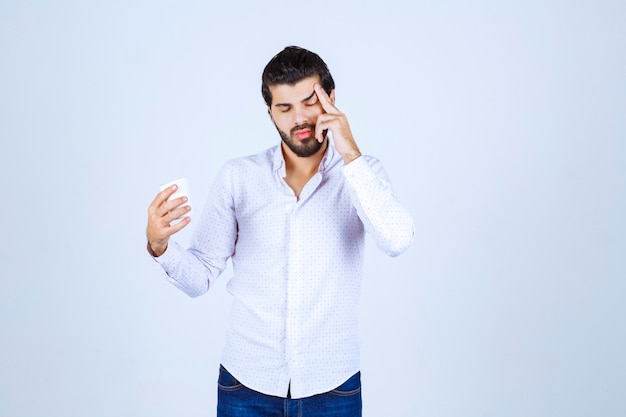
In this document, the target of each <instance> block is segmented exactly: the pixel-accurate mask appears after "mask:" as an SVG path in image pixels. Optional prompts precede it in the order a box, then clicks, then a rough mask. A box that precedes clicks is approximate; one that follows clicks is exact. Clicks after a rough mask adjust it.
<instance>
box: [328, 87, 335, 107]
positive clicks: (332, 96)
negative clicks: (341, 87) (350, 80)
mask: <svg viewBox="0 0 626 417" xmlns="http://www.w3.org/2000/svg"><path fill="white" fill-rule="evenodd" d="M328 97H329V98H330V103H331V104H333V105H334V104H335V89H334V88H333V89H332V90H330V95H329V96H328Z"/></svg>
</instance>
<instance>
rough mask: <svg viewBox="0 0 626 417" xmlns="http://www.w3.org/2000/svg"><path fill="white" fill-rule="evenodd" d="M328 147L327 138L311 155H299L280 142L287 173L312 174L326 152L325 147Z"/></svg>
mask: <svg viewBox="0 0 626 417" xmlns="http://www.w3.org/2000/svg"><path fill="white" fill-rule="evenodd" d="M327 147H328V139H324V144H323V145H322V147H321V148H320V150H319V151H317V152H315V153H314V154H313V155H311V156H307V157H304V158H303V157H300V156H298V155H296V154H295V153H293V151H292V150H291V149H289V147H288V146H287V145H285V144H284V143H282V142H281V148H282V150H283V156H284V158H285V165H286V166H285V168H286V170H287V175H289V174H290V173H299V174H305V175H312V174H314V173H315V172H316V171H317V170H318V169H319V166H320V163H321V162H322V158H324V153H325V152H326V148H327Z"/></svg>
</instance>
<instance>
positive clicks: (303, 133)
mask: <svg viewBox="0 0 626 417" xmlns="http://www.w3.org/2000/svg"><path fill="white" fill-rule="evenodd" d="M294 136H295V137H297V138H298V139H307V138H309V137H310V136H311V129H302V130H297V131H296V132H295V133H294Z"/></svg>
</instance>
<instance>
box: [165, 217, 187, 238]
mask: <svg viewBox="0 0 626 417" xmlns="http://www.w3.org/2000/svg"><path fill="white" fill-rule="evenodd" d="M190 222H191V217H184V218H182V219H181V220H180V221H179V222H178V223H176V224H175V225H174V226H170V227H169V229H168V233H169V235H170V236H171V235H173V234H174V233H176V232H178V231H180V230H181V229H182V228H184V227H185V226H187V225H188V224H189V223H190Z"/></svg>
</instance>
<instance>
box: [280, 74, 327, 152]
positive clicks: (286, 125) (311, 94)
mask: <svg viewBox="0 0 626 417" xmlns="http://www.w3.org/2000/svg"><path fill="white" fill-rule="evenodd" d="M317 83H319V77H318V76H317V75H316V76H313V77H309V78H305V79H303V80H301V81H299V82H297V83H296V84H294V85H289V84H277V85H274V86H270V87H269V90H270V92H271V93H272V105H271V106H270V107H269V113H270V117H271V118H272V121H273V122H274V125H275V126H276V129H277V130H278V133H279V134H280V137H281V138H282V140H283V143H284V144H285V145H286V146H287V147H288V148H289V149H290V150H291V151H292V152H293V153H294V154H296V155H297V156H299V157H303V158H305V157H308V156H312V155H314V154H316V153H317V152H319V151H320V149H321V148H322V146H323V145H324V142H325V141H326V140H327V139H326V138H324V141H323V142H322V143H320V142H318V141H317V139H315V125H316V123H317V117H318V116H319V115H320V114H322V113H324V109H323V108H322V105H321V104H320V102H319V99H318V98H317V95H316V94H315V90H314V89H313V86H314V85H315V84H317ZM334 93H335V92H334V91H332V92H331V95H330V99H331V102H334Z"/></svg>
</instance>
